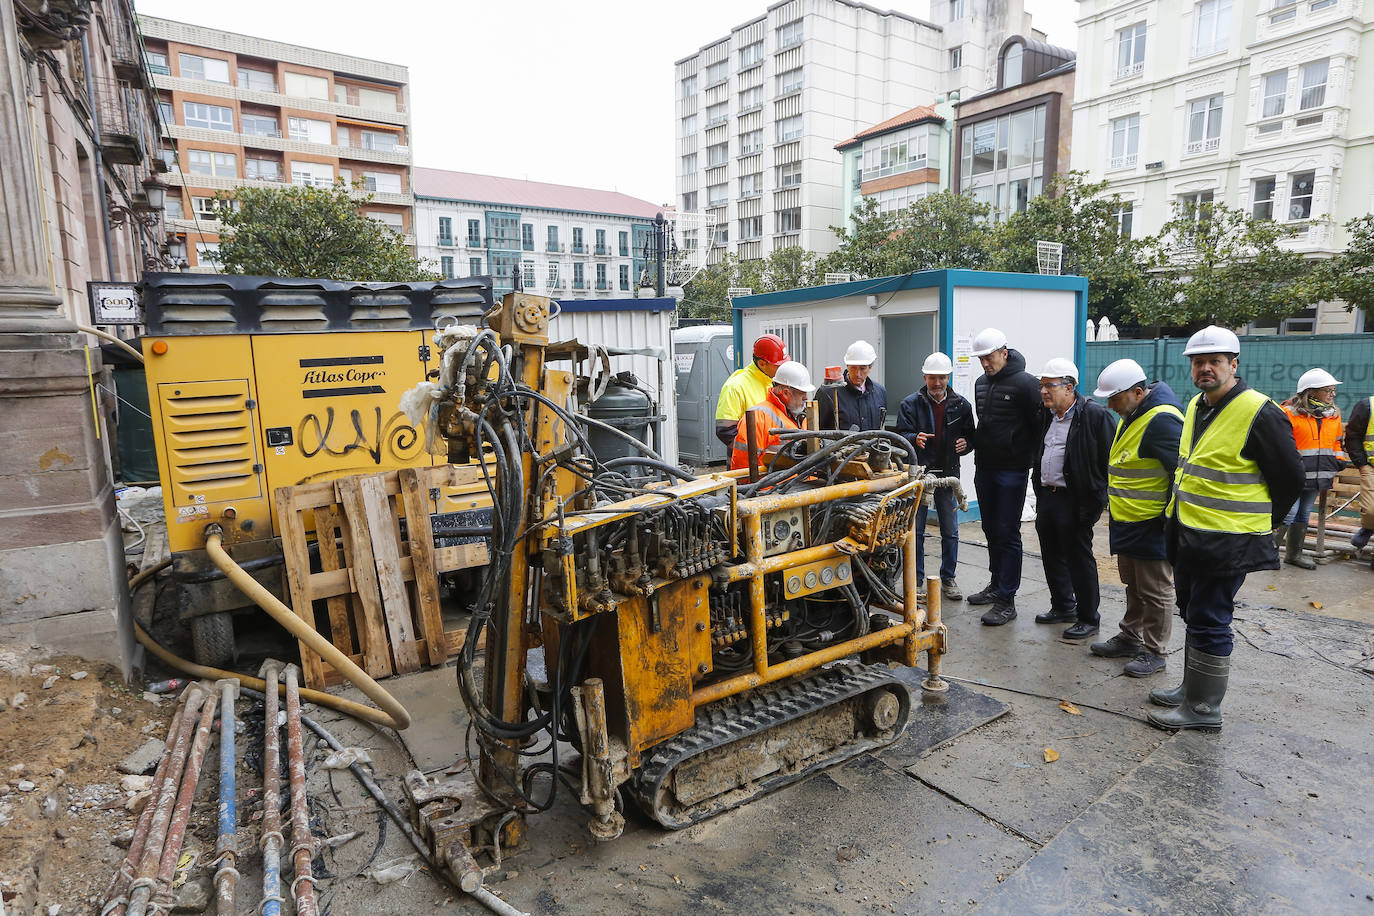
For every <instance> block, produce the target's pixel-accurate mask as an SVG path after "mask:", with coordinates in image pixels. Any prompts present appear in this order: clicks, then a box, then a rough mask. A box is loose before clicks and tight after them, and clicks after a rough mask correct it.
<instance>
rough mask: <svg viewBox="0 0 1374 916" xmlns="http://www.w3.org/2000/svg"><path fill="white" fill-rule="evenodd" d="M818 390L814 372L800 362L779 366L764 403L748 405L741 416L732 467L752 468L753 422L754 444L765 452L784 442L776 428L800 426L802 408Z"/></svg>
mask: <svg viewBox="0 0 1374 916" xmlns="http://www.w3.org/2000/svg"><path fill="white" fill-rule="evenodd" d="M815 390H816V386H815V385H812V384H811V373H810V372H807V371H806V367H805V366H803V365H802V364H801V363H798V362H793V361H790V360H789V361H788V362H785V363H783V364H782V365H781V366H779V367H778V368H777V371H776V372H775V373H774V375H773V386H772V387H771V388H769V389H768V394H767V395H765V396H764V398H763V401H762V403H760V404H757V405H755V406H753V407H751V408H749V409H748V410H746V411H745V412H744V416H742V417H740V421H739V423H738V425H737V427H736V430H735V438H734V441H733V444H732V447H731V451H730V469H731V470H736V469H738V468H747V467H749V433H748V432H747V429H748V426H749V425H750V424H752V425H753V427H754V443H755V444H756V445H757V446H758V449H759V453H760V454H762V453H763V450H764V449H765V448H768V447H769V446H770V445H778V444H779V443H781V442H782V439H780V438H779V437H778V436H776V435H774V433H773V430H775V429H801V416H802V411H804V410H805V409H806V400H807V398H809V397H811V394H812V392H814V391H815Z"/></svg>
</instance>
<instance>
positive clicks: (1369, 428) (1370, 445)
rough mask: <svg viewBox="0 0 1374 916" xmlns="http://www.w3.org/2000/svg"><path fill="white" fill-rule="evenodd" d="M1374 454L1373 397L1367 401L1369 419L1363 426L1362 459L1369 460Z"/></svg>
mask: <svg viewBox="0 0 1374 916" xmlns="http://www.w3.org/2000/svg"><path fill="white" fill-rule="evenodd" d="M1371 453H1374V396H1372V397H1370V399H1369V419H1368V420H1366V421H1365V424H1364V457H1365V460H1366V461H1368V460H1369V456H1370V454H1371Z"/></svg>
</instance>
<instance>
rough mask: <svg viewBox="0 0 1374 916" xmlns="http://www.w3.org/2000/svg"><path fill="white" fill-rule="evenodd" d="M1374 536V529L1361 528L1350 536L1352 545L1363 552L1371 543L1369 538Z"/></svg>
mask: <svg viewBox="0 0 1374 916" xmlns="http://www.w3.org/2000/svg"><path fill="white" fill-rule="evenodd" d="M1372 534H1374V529H1370V528H1361V529H1360V530H1359V531H1356V532H1355V533H1354V534H1352V535H1351V536H1350V543H1351V544H1353V545H1355V549H1356V550H1363V549H1364V546H1365V545H1366V544H1368V543H1369V536H1370V535H1372Z"/></svg>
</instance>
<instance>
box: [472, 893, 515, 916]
mask: <svg viewBox="0 0 1374 916" xmlns="http://www.w3.org/2000/svg"><path fill="white" fill-rule="evenodd" d="M468 893H470V894H472V896H473V899H475V900H476V901H477V902H478V903H480V904H482V906H484V907H486V908H487V909H489V910H491V911H492V912H493V913H496V914H498V916H529V914H528V913H526V912H524V911H523V910H517V909H516V908H515V907H513V906H511V905H510V904H509V903H507V902H506V901H504V900H502V899H501V898H500V897H498V896H496V895H495V894H493V893H492V892H491V891H489V890H487V889H486V888H485V887H479V888H477V890H475V891H468Z"/></svg>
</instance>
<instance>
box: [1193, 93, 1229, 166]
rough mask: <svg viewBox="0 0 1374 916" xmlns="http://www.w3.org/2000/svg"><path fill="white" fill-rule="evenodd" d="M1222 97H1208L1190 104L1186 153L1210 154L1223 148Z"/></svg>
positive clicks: (1194, 100)
mask: <svg viewBox="0 0 1374 916" xmlns="http://www.w3.org/2000/svg"><path fill="white" fill-rule="evenodd" d="M1221 111H1222V97H1221V96H1219V95H1213V96H1208V97H1207V98H1205V99H1193V100H1192V101H1191V102H1189V103H1188V145H1187V146H1186V147H1185V148H1184V152H1185V153H1187V154H1189V155H1191V154H1194V153H1210V152H1213V151H1215V150H1217V149H1219V148H1220V147H1221Z"/></svg>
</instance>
